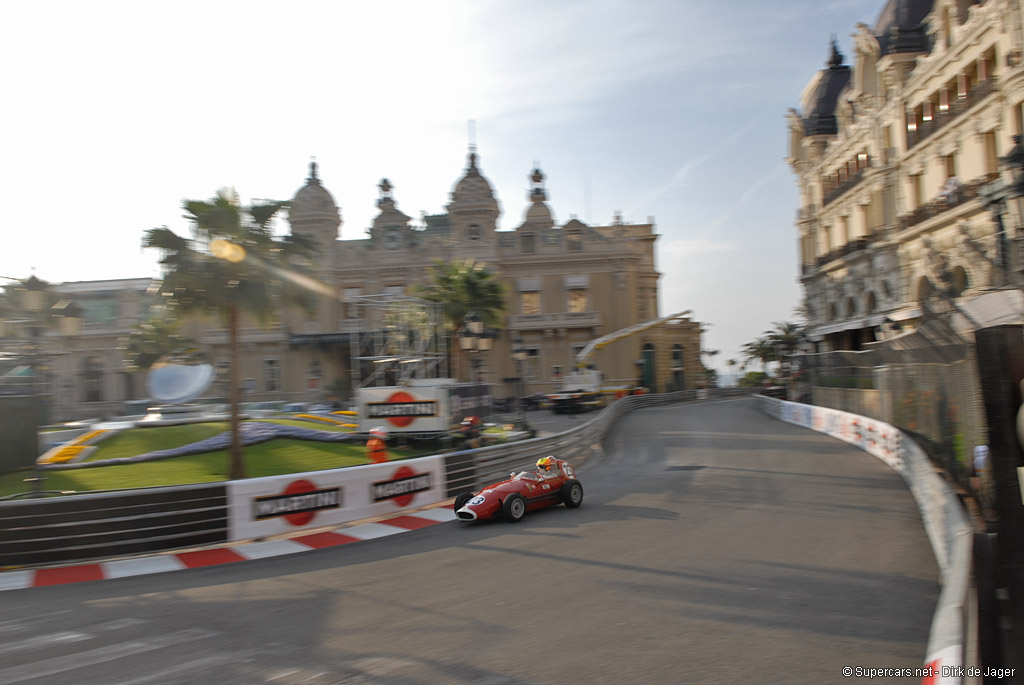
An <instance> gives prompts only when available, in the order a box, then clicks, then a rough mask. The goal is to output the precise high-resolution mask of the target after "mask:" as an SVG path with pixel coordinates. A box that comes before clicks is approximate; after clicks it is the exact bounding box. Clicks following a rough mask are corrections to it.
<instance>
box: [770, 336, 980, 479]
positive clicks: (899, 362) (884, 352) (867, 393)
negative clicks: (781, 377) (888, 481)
mask: <svg viewBox="0 0 1024 685" xmlns="http://www.w3.org/2000/svg"><path fill="white" fill-rule="evenodd" d="M796 359H797V360H798V363H799V366H800V369H801V372H800V374H799V376H800V378H801V379H802V382H801V383H799V384H797V385H796V386H795V387H794V388H792V389H791V392H790V398H791V399H797V400H800V401H803V402H807V403H809V404H813V405H816V406H821V407H830V408H832V409H839V410H841V411H848V412H851V413H854V414H860V415H862V416H868V417H871V418H874V419H878V420H880V421H885V422H886V423H890V424H892V425H894V426H896V427H897V428H899V429H901V430H903V431H905V432H906V433H907V434H908V435H911V436H912V437H914V438H915V439H917V440H918V441H919V442H921V443H922V444H923V445H924V446H925V447H926V448H927V451H928V453H929V454H930V455H931V456H932V458H933V459H934V460H935V461H937V462H938V463H939V464H940V465H941V466H942V467H943V468H944V469H945V470H946V471H948V472H949V474H950V475H951V476H952V477H953V478H954V479H955V480H956V481H957V483H958V484H959V485H960V486H962V487H963V488H965V489H970V487H971V486H970V475H971V468H970V467H971V453H972V450H973V448H974V446H975V445H984V444H986V443H987V430H986V423H985V413H984V403H983V401H982V396H981V387H980V383H979V376H978V365H977V355H976V352H975V349H974V346H973V345H972V344H967V343H963V342H962V341H961V342H959V343H951V344H945V345H935V346H931V347H928V348H924V347H922V348H915V347H906V348H903V349H894V348H886V347H876V348H874V349H869V350H863V351H857V352H854V351H835V352H823V353H819V354H807V355H801V356H800V357H798V358H796Z"/></svg>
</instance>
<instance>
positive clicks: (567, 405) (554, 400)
mask: <svg viewBox="0 0 1024 685" xmlns="http://www.w3.org/2000/svg"><path fill="white" fill-rule="evenodd" d="M691 313H692V310H689V309H687V310H686V311H682V312H679V313H677V314H670V315H669V316H663V317H661V318H660V319H651V320H650V321H644V322H643V323H638V324H634V325H633V326H627V327H626V328H623V329H622V330H618V331H615V332H614V333H609V334H608V335H605V336H602V337H600V338H595V339H593V340H591V341H590V342H589V343H587V346H586V347H584V348H583V349H582V350H580V353H579V354H577V355H576V369H575V370H574V371H573V372H572V373H570V374H569V375H567V376H566V377H565V378H564V379H563V380H562V388H561V389H560V390H558V391H557V392H553V393H551V394H549V395H547V401H548V405H549V406H550V407H551V411H553V412H554V413H556V414H567V413H575V412H584V411H590V410H591V409H600V408H601V407H603V406H604V405H605V400H606V398H608V397H609V396H611V397H612V398H614V397H615V396H616V395H618V394H621V391H623V390H625V388H621V387H618V388H610V387H605V386H604V379H603V377H602V376H601V372H600V371H598V370H597V369H595V368H594V367H593V366H592V365H590V364H588V360H589V359H590V357H591V356H592V355H593V354H594V353H595V352H597V351H598V350H600V349H601V348H602V347H604V346H605V345H608V344H610V343H613V342H615V341H617V340H622V339H623V338H628V337H629V336H631V335H634V334H636V333H640V332H643V331H646V330H647V329H648V328H653V327H654V326H657V325H658V324H663V323H666V322H668V321H674V320H675V319H681V318H683V317H685V316H689V315H690V314H691Z"/></svg>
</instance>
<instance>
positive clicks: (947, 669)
mask: <svg viewBox="0 0 1024 685" xmlns="http://www.w3.org/2000/svg"><path fill="white" fill-rule="evenodd" d="M757 401H758V407H759V408H760V409H761V411H763V412H764V413H766V414H768V415H770V416H774V417H775V418H777V419H780V420H782V421H785V422H787V423H792V424H795V425H798V426H804V427H805V428H810V429H812V430H816V431H819V432H821V433H825V434H827V435H831V436H832V437H835V438H839V439H840V440H844V441H846V442H848V443H850V444H851V445H856V446H857V447H860V448H861V449H863V450H865V451H867V452H869V453H871V454H873V455H874V456H876V457H878V458H879V459H881V460H882V461H884V462H885V463H886V464H888V465H889V466H890V467H892V468H893V469H894V470H895V471H896V472H897V473H899V474H900V475H901V476H903V479H904V480H905V481H906V482H907V485H908V486H909V487H910V491H911V493H912V494H913V495H914V499H915V500H916V501H917V506H918V509H920V511H921V518H922V520H923V521H924V527H925V531H926V532H927V533H928V539H929V541H930V542H931V546H932V552H933V553H934V554H935V561H936V562H937V563H938V566H939V572H940V573H941V576H942V591H941V592H940V593H939V602H938V605H937V606H936V607H935V613H934V614H933V615H932V626H931V632H930V634H929V636H928V649H927V654H926V656H925V662H924V665H925V669H926V670H928V671H929V672H931V673H932V674H933V675H931V676H925V677H924V679H923V682H925V683H936V684H938V683H943V684H948V685H952V684H953V683H962V682H963V675H962V674H963V673H964V668H963V666H964V645H965V642H966V640H965V634H964V631H965V621H964V613H965V612H964V609H965V605H966V604H967V600H968V592H969V591H970V575H971V553H972V540H973V529H972V528H971V524H970V522H969V520H968V518H967V513H966V512H965V511H964V509H963V506H961V504H960V501H959V500H958V499H957V496H956V494H955V493H954V492H953V490H952V488H950V487H949V484H948V483H946V481H944V480H943V479H942V478H941V477H940V476H939V475H938V473H936V472H935V469H934V467H933V466H932V463H931V461H930V460H929V459H928V455H927V454H925V453H924V451H923V450H922V449H921V448H920V447H919V446H918V445H917V443H915V442H914V441H913V440H912V439H911V438H910V437H909V436H907V435H906V434H905V433H903V432H902V431H901V430H899V429H898V428H895V427H894V426H891V425H889V424H887V423H883V422H882V421H878V420H875V419H871V418H868V417H865V416H858V415H857V414H850V413H849V412H844V411H839V410H838V409H830V408H828V407H815V406H811V405H807V404H800V403H797V402H786V401H783V400H778V399H775V398H772V397H765V396H764V395H758V397H757Z"/></svg>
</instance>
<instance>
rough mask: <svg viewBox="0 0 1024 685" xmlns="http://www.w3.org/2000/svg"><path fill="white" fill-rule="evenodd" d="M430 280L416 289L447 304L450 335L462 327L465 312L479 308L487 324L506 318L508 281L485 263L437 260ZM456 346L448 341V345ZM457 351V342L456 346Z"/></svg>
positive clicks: (423, 296) (472, 260)
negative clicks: (499, 276)
mask: <svg viewBox="0 0 1024 685" xmlns="http://www.w3.org/2000/svg"><path fill="white" fill-rule="evenodd" d="M429 273H430V282H429V283H428V284H427V285H425V286H422V287H419V288H416V289H415V291H414V292H416V294H418V295H419V296H420V297H422V298H423V299H425V300H428V301H430V302H437V303H439V304H441V305H443V307H444V318H445V328H446V329H447V331H448V333H449V335H450V336H451V339H454V338H455V336H456V334H458V332H459V331H460V330H461V329H462V326H463V322H464V321H465V319H466V315H467V314H469V313H470V312H476V313H477V315H478V316H479V317H480V318H481V319H482V320H483V323H484V325H485V326H488V327H500V326H501V324H502V323H503V321H504V316H503V315H504V312H505V285H504V284H503V283H502V282H501V281H499V280H498V279H497V278H496V277H495V276H494V274H492V273H491V272H490V271H488V270H487V268H486V265H485V264H483V263H482V262H478V261H476V260H474V259H465V260H459V261H455V262H442V261H437V262H435V263H434V266H432V267H430V270H429ZM452 347H453V346H452V345H449V349H451V348H452ZM454 349H455V352H456V354H458V346H457V345H455V346H454Z"/></svg>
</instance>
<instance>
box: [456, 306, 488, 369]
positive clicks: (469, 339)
mask: <svg viewBox="0 0 1024 685" xmlns="http://www.w3.org/2000/svg"><path fill="white" fill-rule="evenodd" d="M464 324H465V325H464V326H463V327H462V330H461V331H460V332H459V347H461V348H462V350H463V351H464V352H468V353H469V354H470V357H469V360H470V364H471V365H472V368H473V377H474V382H477V383H479V382H480V365H481V363H482V360H481V359H480V357H479V353H480V352H488V351H490V349H491V343H492V340H493V338H494V336H493V334H492V332H491V331H487V330H484V322H483V319H481V318H480V316H479V315H478V314H477V313H476V312H470V313H469V314H467V315H466V318H465V321H464Z"/></svg>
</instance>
